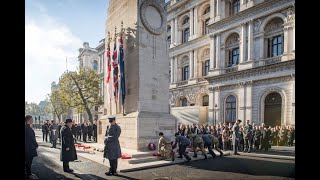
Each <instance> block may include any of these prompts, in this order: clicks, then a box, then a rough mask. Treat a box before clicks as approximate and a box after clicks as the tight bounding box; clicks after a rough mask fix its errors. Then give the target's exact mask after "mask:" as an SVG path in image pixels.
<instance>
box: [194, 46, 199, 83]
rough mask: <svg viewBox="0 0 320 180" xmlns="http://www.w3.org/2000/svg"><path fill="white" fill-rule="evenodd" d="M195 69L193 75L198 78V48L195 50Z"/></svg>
mask: <svg viewBox="0 0 320 180" xmlns="http://www.w3.org/2000/svg"><path fill="white" fill-rule="evenodd" d="M193 69H194V72H193V77H194V78H198V74H197V73H198V70H197V69H198V50H197V49H195V50H194V51H193Z"/></svg>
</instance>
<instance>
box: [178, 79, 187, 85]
mask: <svg viewBox="0 0 320 180" xmlns="http://www.w3.org/2000/svg"><path fill="white" fill-rule="evenodd" d="M186 84H188V80H186V81H180V82H178V83H177V86H183V85H186Z"/></svg>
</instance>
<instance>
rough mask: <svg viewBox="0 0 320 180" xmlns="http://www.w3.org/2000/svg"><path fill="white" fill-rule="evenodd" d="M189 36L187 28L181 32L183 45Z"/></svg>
mask: <svg viewBox="0 0 320 180" xmlns="http://www.w3.org/2000/svg"><path fill="white" fill-rule="evenodd" d="M189 35H190V33H189V28H186V29H185V30H184V31H183V38H182V40H183V43H185V42H188V41H189Z"/></svg>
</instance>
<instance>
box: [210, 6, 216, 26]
mask: <svg viewBox="0 0 320 180" xmlns="http://www.w3.org/2000/svg"><path fill="white" fill-rule="evenodd" d="M215 1H216V0H210V23H211V22H213V21H214V13H215V7H214V2H215Z"/></svg>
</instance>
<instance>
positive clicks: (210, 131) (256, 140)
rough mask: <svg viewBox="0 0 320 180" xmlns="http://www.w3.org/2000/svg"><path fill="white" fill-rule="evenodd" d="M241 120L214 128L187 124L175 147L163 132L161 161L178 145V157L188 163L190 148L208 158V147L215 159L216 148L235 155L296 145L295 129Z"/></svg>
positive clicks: (178, 132)
mask: <svg viewBox="0 0 320 180" xmlns="http://www.w3.org/2000/svg"><path fill="white" fill-rule="evenodd" d="M241 122H242V121H241V120H238V121H237V122H236V123H234V122H233V123H224V124H222V123H219V124H217V125H216V126H215V125H208V124H206V125H196V124H192V125H185V124H180V125H179V126H178V129H177V133H176V134H175V137H176V142H175V143H174V145H172V144H169V143H171V142H170V138H168V137H165V136H164V135H163V133H162V132H161V133H159V136H160V139H159V143H158V150H159V154H160V155H161V158H162V159H168V158H172V160H174V156H173V155H172V149H174V148H175V147H176V145H177V144H179V149H178V152H179V157H178V158H182V155H183V156H185V158H186V159H187V161H190V159H191V158H190V157H189V156H188V155H187V154H186V153H185V150H186V148H187V147H188V146H191V147H192V149H193V151H194V156H193V157H197V153H196V152H197V149H198V148H199V149H200V150H201V151H202V153H203V155H204V157H205V159H207V155H206V153H205V151H204V148H208V151H209V154H211V155H212V156H213V157H215V156H216V155H215V153H214V152H213V151H212V149H213V148H215V149H216V150H217V151H218V152H220V156H222V155H223V153H222V151H221V149H222V150H224V151H228V150H232V151H233V152H234V154H235V155H239V154H238V153H237V152H238V151H239V152H247V153H250V152H251V151H260V150H264V151H268V150H269V148H271V146H293V145H294V140H295V129H294V127H292V126H275V127H271V126H268V125H266V124H264V123H261V125H256V124H254V123H252V124H251V123H250V120H247V121H246V122H245V123H243V124H242V123H241Z"/></svg>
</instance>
